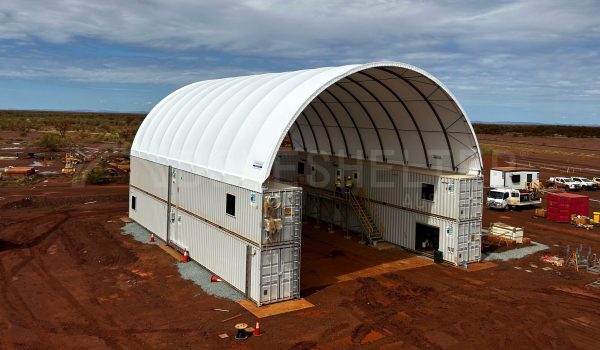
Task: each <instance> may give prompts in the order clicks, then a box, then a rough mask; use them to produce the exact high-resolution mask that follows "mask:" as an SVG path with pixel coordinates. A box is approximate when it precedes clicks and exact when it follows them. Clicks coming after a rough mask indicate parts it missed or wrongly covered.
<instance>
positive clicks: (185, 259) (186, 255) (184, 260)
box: [183, 249, 190, 263]
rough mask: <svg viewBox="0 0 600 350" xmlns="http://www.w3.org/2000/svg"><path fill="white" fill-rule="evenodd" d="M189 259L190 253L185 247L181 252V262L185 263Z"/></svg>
mask: <svg viewBox="0 0 600 350" xmlns="http://www.w3.org/2000/svg"><path fill="white" fill-rule="evenodd" d="M188 261H190V255H189V254H188V251H187V249H186V250H185V251H184V252H183V262H184V263H186V262H188Z"/></svg>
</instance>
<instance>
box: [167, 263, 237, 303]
mask: <svg viewBox="0 0 600 350" xmlns="http://www.w3.org/2000/svg"><path fill="white" fill-rule="evenodd" d="M177 270H179V274H181V277H182V278H183V279H186V280H190V281H192V282H194V284H196V285H198V286H199V287H200V288H202V290H204V291H205V292H206V293H207V294H210V295H214V296H216V297H220V298H225V299H229V300H232V301H240V300H244V299H246V297H244V296H243V295H242V294H241V293H240V292H238V291H237V290H235V289H234V288H233V287H231V286H230V285H228V284H227V283H224V282H211V281H210V277H211V276H212V273H210V271H208V270H207V269H205V268H204V267H202V266H200V265H199V264H198V263H196V262H194V261H191V262H188V263H183V262H180V263H177Z"/></svg>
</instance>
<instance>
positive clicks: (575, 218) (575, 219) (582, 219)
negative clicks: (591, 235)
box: [571, 214, 594, 230]
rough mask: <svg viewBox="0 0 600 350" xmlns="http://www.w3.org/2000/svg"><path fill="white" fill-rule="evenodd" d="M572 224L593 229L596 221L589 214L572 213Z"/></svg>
mask: <svg viewBox="0 0 600 350" xmlns="http://www.w3.org/2000/svg"><path fill="white" fill-rule="evenodd" d="M571 225H575V226H576V227H579V228H584V229H586V230H591V229H593V228H594V221H592V219H590V218H589V217H587V216H583V215H576V214H571Z"/></svg>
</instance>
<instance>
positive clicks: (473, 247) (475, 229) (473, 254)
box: [469, 221, 481, 262]
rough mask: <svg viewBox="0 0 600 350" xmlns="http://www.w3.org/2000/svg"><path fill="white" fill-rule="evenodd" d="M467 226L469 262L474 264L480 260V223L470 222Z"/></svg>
mask: <svg viewBox="0 0 600 350" xmlns="http://www.w3.org/2000/svg"><path fill="white" fill-rule="evenodd" d="M469 226H470V232H469V234H470V242H469V262H476V261H479V260H481V221H475V222H472V223H471V224H470V225H469Z"/></svg>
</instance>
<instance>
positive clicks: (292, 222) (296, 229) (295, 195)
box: [279, 191, 302, 242]
mask: <svg viewBox="0 0 600 350" xmlns="http://www.w3.org/2000/svg"><path fill="white" fill-rule="evenodd" d="M281 196H282V209H281V210H282V223H283V230H282V233H281V235H282V236H281V237H280V240H279V241H280V242H288V241H296V240H298V239H299V238H300V232H301V231H302V191H286V192H282V193H281Z"/></svg>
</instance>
